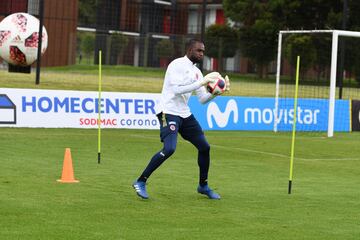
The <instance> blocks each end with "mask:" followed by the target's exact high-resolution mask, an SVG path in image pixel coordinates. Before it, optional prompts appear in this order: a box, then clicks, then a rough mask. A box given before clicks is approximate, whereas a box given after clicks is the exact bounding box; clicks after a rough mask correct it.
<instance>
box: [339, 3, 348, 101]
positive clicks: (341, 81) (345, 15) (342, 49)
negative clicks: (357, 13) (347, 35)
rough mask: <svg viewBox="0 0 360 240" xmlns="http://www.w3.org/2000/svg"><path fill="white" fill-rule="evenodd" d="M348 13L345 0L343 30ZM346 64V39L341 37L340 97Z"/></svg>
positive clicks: (340, 95) (340, 96)
mask: <svg viewBox="0 0 360 240" xmlns="http://www.w3.org/2000/svg"><path fill="white" fill-rule="evenodd" d="M347 15H348V4H347V0H344V5H343V16H342V25H341V28H342V30H346V23H347V17H348V16H347ZM344 65H345V40H344V39H343V38H342V39H340V62H339V72H338V78H339V99H342V92H343V82H344Z"/></svg>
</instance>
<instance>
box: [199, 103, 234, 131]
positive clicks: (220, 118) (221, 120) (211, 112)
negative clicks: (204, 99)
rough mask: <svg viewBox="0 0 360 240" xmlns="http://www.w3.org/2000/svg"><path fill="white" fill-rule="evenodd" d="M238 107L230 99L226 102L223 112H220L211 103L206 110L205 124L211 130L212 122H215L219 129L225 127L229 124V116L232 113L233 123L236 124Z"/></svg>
mask: <svg viewBox="0 0 360 240" xmlns="http://www.w3.org/2000/svg"><path fill="white" fill-rule="evenodd" d="M238 112H239V111H238V107H237V104H236V101H235V100H234V99H231V100H229V101H228V102H227V104H226V107H225V111H224V112H221V111H220V109H219V107H218V105H217V104H216V103H215V102H211V103H210V104H209V106H208V108H207V113H206V115H207V122H208V124H209V127H210V128H213V121H212V119H214V120H215V123H216V125H218V126H219V127H220V128H223V127H226V125H227V124H228V122H229V119H230V114H231V113H233V122H234V123H237V122H238V119H239V113H238Z"/></svg>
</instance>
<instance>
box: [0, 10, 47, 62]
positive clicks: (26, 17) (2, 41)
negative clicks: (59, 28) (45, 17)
mask: <svg viewBox="0 0 360 240" xmlns="http://www.w3.org/2000/svg"><path fill="white" fill-rule="evenodd" d="M39 23H40V22H39V20H38V19H37V18H35V17H34V16H32V15H30V14H27V13H13V14H11V15H9V16H7V17H6V18H4V19H3V20H2V21H1V22H0V57H1V58H3V59H4V60H5V61H7V62H8V63H10V64H13V65H18V66H29V65H31V64H32V63H33V62H35V61H36V59H37V49H38V42H39V41H38V40H39ZM47 46H48V35H47V32H46V29H45V27H43V32H42V45H41V54H44V52H45V50H46V48H47Z"/></svg>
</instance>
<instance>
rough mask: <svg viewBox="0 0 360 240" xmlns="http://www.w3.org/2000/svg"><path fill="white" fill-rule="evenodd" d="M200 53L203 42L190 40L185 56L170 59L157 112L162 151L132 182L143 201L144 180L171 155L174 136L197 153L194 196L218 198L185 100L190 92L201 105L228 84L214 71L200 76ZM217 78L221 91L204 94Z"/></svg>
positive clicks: (206, 149) (199, 131)
mask: <svg viewBox="0 0 360 240" xmlns="http://www.w3.org/2000/svg"><path fill="white" fill-rule="evenodd" d="M204 52H205V46H204V43H203V42H202V41H200V40H197V39H191V40H190V41H188V42H187V44H186V55H185V56H184V57H181V58H177V59H175V60H173V61H172V62H171V63H170V64H169V66H168V68H167V70H166V73H165V79H164V84H163V89H162V92H161V101H160V104H159V108H158V112H157V117H158V119H159V122H160V138H161V142H163V148H162V149H161V150H160V151H159V152H157V153H156V154H155V155H154V156H153V157H152V158H151V160H150V162H149V164H148V165H147V167H146V168H145V170H144V171H143V172H142V174H141V175H140V177H139V178H138V179H137V180H136V181H135V182H134V183H133V187H134V189H135V191H136V193H137V195H138V196H139V197H141V198H143V199H148V198H149V196H148V193H147V191H146V181H147V180H148V178H149V177H150V175H151V174H152V173H153V172H154V171H155V170H156V169H157V168H158V167H159V166H160V165H161V164H162V163H163V162H164V161H165V160H166V159H168V158H169V157H170V156H171V155H172V154H173V153H174V152H175V149H176V144H177V137H178V133H180V135H181V136H182V137H183V138H184V139H185V140H187V141H189V142H190V143H192V144H193V145H194V146H195V147H196V148H197V150H198V159H197V161H198V165H199V185H198V188H197V191H198V193H200V194H204V195H206V196H207V197H208V198H210V199H220V195H219V194H217V193H216V192H214V191H213V190H212V189H211V188H210V187H209V186H208V182H207V181H208V171H209V166H210V145H209V143H208V142H207V140H206V138H205V135H204V132H203V131H202V128H201V126H200V124H199V123H198V121H197V120H196V119H195V117H194V115H193V114H192V113H191V112H190V108H189V106H188V101H189V98H190V96H191V94H192V92H195V94H196V95H197V97H198V99H199V101H200V102H201V103H203V104H205V103H207V102H209V101H210V100H212V99H213V98H214V97H215V96H217V95H219V94H222V93H223V92H224V91H229V90H230V81H229V78H228V77H227V76H226V77H225V79H223V78H222V77H221V75H220V74H219V73H217V72H212V73H209V74H208V75H206V76H205V77H203V75H202V73H201V71H200V70H199V69H198V68H197V66H196V64H197V63H200V62H202V60H203V58H204ZM219 79H222V80H223V81H225V88H224V91H221V92H220V93H219V92H216V93H214V94H211V93H209V92H207V91H206V86H207V85H208V84H214V83H216V82H217V81H218V80H219Z"/></svg>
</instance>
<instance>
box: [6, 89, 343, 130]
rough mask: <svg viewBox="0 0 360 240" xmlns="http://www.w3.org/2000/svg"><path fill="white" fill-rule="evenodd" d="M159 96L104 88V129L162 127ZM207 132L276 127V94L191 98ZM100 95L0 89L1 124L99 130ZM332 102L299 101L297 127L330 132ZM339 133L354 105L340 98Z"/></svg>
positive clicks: (288, 109) (284, 123)
mask: <svg viewBox="0 0 360 240" xmlns="http://www.w3.org/2000/svg"><path fill="white" fill-rule="evenodd" d="M159 99H160V94H146V93H116V92H103V93H102V97H101V127H102V128H129V129H159V123H158V120H157V118H156V115H155V113H156V106H157V103H158V102H159ZM293 104H294V101H293V99H280V101H279V112H278V130H279V131H291V129H292V123H293V120H294V111H293ZM189 106H190V109H191V111H192V113H193V114H194V115H195V117H196V118H197V120H198V121H199V123H200V124H201V126H202V128H203V129H204V130H247V131H272V130H273V129H274V121H275V109H274V106H275V100H274V98H259V97H227V96H221V97H217V98H215V99H214V100H212V101H210V102H209V103H207V104H205V105H202V104H201V103H200V102H199V101H198V99H197V97H196V96H192V97H191V98H190V101H189ZM98 112H99V109H98V93H97V92H90V91H64V90H36V89H10V88H0V127H5V126H7V127H41V128H97V127H98ZM327 122H328V100H324V99H298V108H297V130H298V131H327ZM334 130H335V131H350V104H349V101H347V100H336V103H335V128H334Z"/></svg>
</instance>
